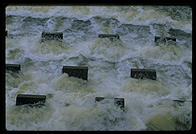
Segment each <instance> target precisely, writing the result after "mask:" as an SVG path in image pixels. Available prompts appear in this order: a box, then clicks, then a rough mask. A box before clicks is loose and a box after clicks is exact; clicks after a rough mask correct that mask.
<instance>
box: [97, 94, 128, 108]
mask: <svg viewBox="0 0 196 134" xmlns="http://www.w3.org/2000/svg"><path fill="white" fill-rule="evenodd" d="M103 101H105V103H111V102H112V103H114V105H116V106H117V107H120V108H121V109H122V110H124V108H125V102H124V98H108V97H95V102H103Z"/></svg>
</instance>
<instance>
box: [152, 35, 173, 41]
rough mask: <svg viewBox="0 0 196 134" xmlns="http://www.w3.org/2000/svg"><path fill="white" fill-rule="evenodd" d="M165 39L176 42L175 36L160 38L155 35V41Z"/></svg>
mask: <svg viewBox="0 0 196 134" xmlns="http://www.w3.org/2000/svg"><path fill="white" fill-rule="evenodd" d="M166 41H175V42H176V38H171V37H164V38H161V37H158V36H155V42H166Z"/></svg>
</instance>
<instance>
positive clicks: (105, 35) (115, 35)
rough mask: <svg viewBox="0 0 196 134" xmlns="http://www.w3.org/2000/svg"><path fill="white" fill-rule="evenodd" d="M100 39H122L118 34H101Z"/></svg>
mask: <svg viewBox="0 0 196 134" xmlns="http://www.w3.org/2000/svg"><path fill="white" fill-rule="evenodd" d="M98 37H99V38H110V39H120V36H119V35H118V34H99V35H98Z"/></svg>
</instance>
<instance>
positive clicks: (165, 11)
mask: <svg viewBox="0 0 196 134" xmlns="http://www.w3.org/2000/svg"><path fill="white" fill-rule="evenodd" d="M6 30H7V31H8V36H7V37H6V63H16V64H21V66H22V71H21V72H19V73H11V72H9V73H8V72H6V128H7V129H8V130H141V131H143V130H189V129H191V127H192V9H191V8H190V7H186V6H167V7H162V6H154V7H153V6H8V7H7V8H6ZM42 31H46V32H63V36H64V37H63V40H62V41H55V40H54V41H47V42H41V33H42ZM98 34H119V36H120V40H110V39H107V38H98ZM154 36H161V37H164V36H167V37H170V36H171V37H174V38H176V42H172V41H168V42H165V43H159V44H156V43H155V42H154ZM65 65H76V66H83V65H84V66H88V81H83V80H82V79H78V78H74V77H68V75H67V74H62V67H63V66H65ZM131 68H152V69H156V72H157V80H156V81H155V80H148V79H144V80H140V79H134V78H130V69H131ZM23 93H24V94H40V95H46V97H47V98H46V105H45V106H43V107H41V108H36V107H33V108H30V107H26V106H15V103H16V102H15V101H16V96H17V94H23ZM95 97H116V98H117V97H119V98H124V99H125V112H123V111H122V110H121V109H119V108H118V107H115V106H114V104H113V103H107V104H99V103H95ZM175 99H184V100H186V101H185V102H184V103H180V102H175V101H173V100H175Z"/></svg>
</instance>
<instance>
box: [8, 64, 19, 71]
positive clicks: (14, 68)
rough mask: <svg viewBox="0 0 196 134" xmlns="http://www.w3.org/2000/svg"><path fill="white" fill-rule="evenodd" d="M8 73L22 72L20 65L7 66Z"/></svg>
mask: <svg viewBox="0 0 196 134" xmlns="http://www.w3.org/2000/svg"><path fill="white" fill-rule="evenodd" d="M6 70H7V71H13V72H19V71H21V67H20V64H6Z"/></svg>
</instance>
